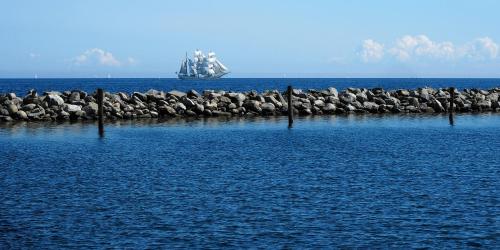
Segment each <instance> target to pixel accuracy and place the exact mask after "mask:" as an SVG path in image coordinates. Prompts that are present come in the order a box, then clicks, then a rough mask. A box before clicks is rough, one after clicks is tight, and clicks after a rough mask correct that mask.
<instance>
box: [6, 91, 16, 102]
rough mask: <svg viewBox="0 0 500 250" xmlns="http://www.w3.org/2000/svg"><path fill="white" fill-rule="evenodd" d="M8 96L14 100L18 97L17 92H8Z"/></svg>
mask: <svg viewBox="0 0 500 250" xmlns="http://www.w3.org/2000/svg"><path fill="white" fill-rule="evenodd" d="M7 98H8V99H9V100H14V99H16V94H15V93H8V94H7Z"/></svg>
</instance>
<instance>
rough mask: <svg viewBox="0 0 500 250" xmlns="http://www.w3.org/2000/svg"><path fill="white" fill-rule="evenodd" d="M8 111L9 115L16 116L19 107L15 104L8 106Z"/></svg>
mask: <svg viewBox="0 0 500 250" xmlns="http://www.w3.org/2000/svg"><path fill="white" fill-rule="evenodd" d="M7 111H8V112H9V115H14V114H15V113H16V112H17V111H18V108H17V105H15V104H9V105H7Z"/></svg>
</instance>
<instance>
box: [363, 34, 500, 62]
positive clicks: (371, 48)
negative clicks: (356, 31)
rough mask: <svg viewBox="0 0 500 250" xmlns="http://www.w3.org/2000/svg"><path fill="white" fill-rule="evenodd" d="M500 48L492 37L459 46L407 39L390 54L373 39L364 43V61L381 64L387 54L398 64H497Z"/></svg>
mask: <svg viewBox="0 0 500 250" xmlns="http://www.w3.org/2000/svg"><path fill="white" fill-rule="evenodd" d="M498 49H499V46H498V44H496V43H495V42H494V41H493V39H491V38H489V37H481V38H476V39H474V40H473V41H472V42H468V43H466V44H464V45H455V44H453V43H452V42H449V41H442V42H437V41H433V40H431V39H430V38H429V37H427V36H426V35H417V36H410V35H406V36H403V37H401V38H399V39H397V40H396V42H395V45H394V46H393V47H391V48H388V49H387V50H384V48H383V46H382V45H380V44H379V43H376V42H374V41H373V40H371V39H368V40H365V41H364V42H363V51H362V52H361V58H362V60H363V61H364V62H367V61H377V60H380V59H381V58H382V57H383V55H384V52H387V53H388V54H389V55H391V56H393V57H394V58H395V59H397V60H398V61H402V62H406V61H411V60H421V59H424V60H441V61H452V60H454V61H457V60H463V59H474V60H493V59H496V58H497V57H498Z"/></svg>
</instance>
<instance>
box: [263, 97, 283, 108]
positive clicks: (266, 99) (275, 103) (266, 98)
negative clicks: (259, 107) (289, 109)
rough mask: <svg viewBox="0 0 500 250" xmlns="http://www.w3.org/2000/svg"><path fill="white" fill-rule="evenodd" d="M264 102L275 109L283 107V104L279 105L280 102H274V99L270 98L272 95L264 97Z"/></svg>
mask: <svg viewBox="0 0 500 250" xmlns="http://www.w3.org/2000/svg"><path fill="white" fill-rule="evenodd" d="M264 100H265V102H269V103H272V104H273V105H274V106H275V107H280V108H281V107H282V106H283V104H281V102H279V101H278V100H276V98H274V96H272V95H268V96H264Z"/></svg>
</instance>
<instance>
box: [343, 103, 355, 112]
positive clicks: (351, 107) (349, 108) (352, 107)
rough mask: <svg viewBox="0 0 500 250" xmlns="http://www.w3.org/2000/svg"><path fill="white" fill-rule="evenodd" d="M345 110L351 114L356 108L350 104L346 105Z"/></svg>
mask: <svg viewBox="0 0 500 250" xmlns="http://www.w3.org/2000/svg"><path fill="white" fill-rule="evenodd" d="M345 110H346V111H351V112H352V111H355V110H356V108H355V107H354V106H353V105H351V104H347V106H345Z"/></svg>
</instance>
